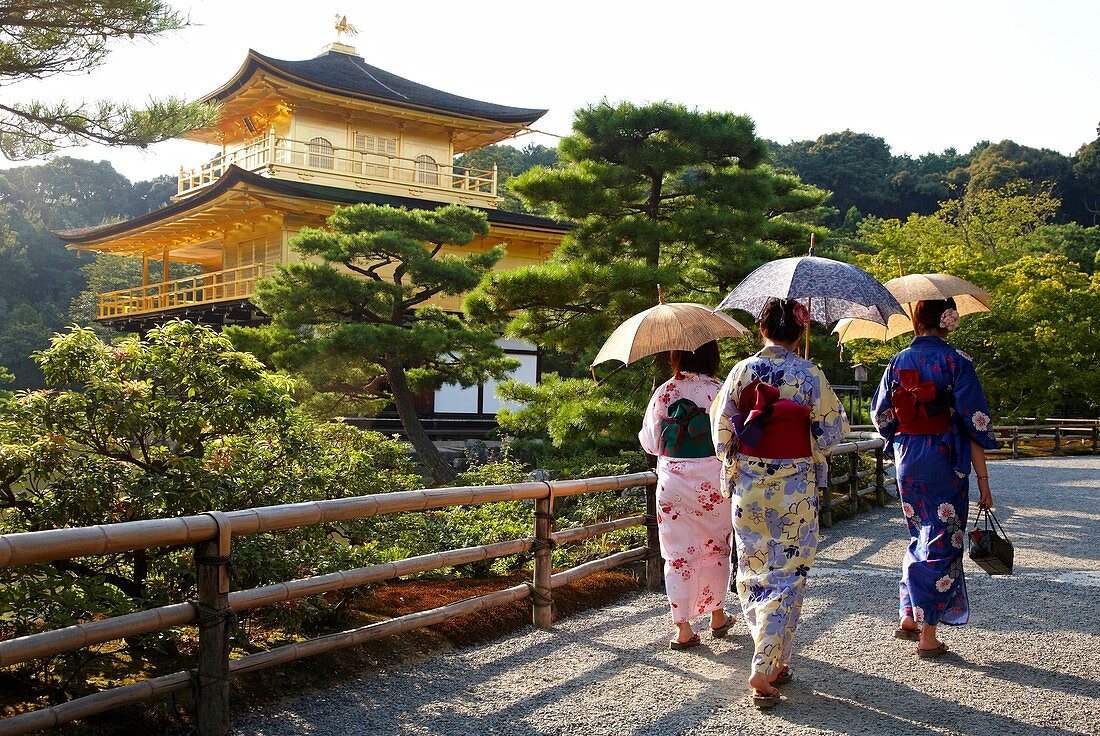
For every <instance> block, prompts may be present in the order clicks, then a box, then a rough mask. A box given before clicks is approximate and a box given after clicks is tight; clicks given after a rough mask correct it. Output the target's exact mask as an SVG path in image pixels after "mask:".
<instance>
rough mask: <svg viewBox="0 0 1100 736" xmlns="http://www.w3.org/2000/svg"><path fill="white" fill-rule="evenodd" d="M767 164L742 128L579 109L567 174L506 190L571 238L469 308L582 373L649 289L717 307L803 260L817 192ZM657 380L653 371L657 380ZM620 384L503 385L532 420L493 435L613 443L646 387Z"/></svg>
mask: <svg viewBox="0 0 1100 736" xmlns="http://www.w3.org/2000/svg"><path fill="white" fill-rule="evenodd" d="M766 152H767V149H766V146H765V143H764V141H763V140H761V139H760V138H758V137H756V135H755V133H754V131H753V123H752V121H751V120H750V119H749V118H748V117H745V116H743V115H735V114H733V113H723V112H698V111H692V110H688V109H687V108H685V107H684V106H682V105H677V104H672V103H667V102H663V103H656V104H651V105H646V106H636V105H632V104H629V103H622V104H619V105H611V104H608V103H606V102H604V103H600V104H597V105H593V106H590V107H588V108H584V109H582V110H579V111H578V112H577V115H576V119H575V121H574V124H573V134H572V135H570V136H569V137H567V138H565V139H563V140H562V141H561V144H560V146H559V149H558V155H559V160H560V161H561V162H562V165H560V166H559V167H558V168H552V169H550V168H542V167H536V168H534V169H531V170H530V171H528V172H526V173H524V174H523V175H521V176H519V177H517V178H516V179H515V180H514V182H513V184H512V188H513V189H514V190H515V191H516V192H517V193H518V194H519V195H520V197H522V198H523V200H524V201H525V202H526V203H527V204H529V205H530V206H532V207H549V208H550V211H551V212H552V214H554V215H556V216H557V217H560V218H566V219H570V220H573V221H576V222H577V223H578V225H577V227H576V229H575V230H574V231H573V232H572V233H571V234H570V235H569V236H568V237H567V239H566V241H565V243H564V244H563V245H562V246H561V247H560V248H559V249H558V250H557V251H556V252H555V254H554V256H553V257H552V258H551V259H550V260H549V261H548V262H547V263H545V264H543V265H541V266H535V267H529V268H526V269H520V270H516V271H508V272H496V273H493V274H492V276H491V277H490V278H489V279H487V280H486V281H485V282H483V283H482V285H481V287H479V289H478V290H477V291H475V292H474V293H473V294H471V295H470V296H469V297H468V298H467V301H466V306H467V309H468V310H469V312H470V314H471V315H472V316H473V317H475V318H477V319H480V320H485V321H486V322H491V321H493V320H504V321H507V322H508V328H507V329H508V333H509V334H512V335H515V336H516V337H521V338H524V339H528V340H531V341H533V342H536V343H538V344H539V345H541V346H544V347H550V348H554V349H556V350H559V351H563V352H565V353H568V354H571V355H573V356H574V357H575V359H576V360H575V362H576V364H577V365H578V367H581V368H582V369H583V367H584V366H585V365H586V363H587V359H591V358H592V357H593V355H594V353H595V351H596V349H598V347H599V345H600V343H601V342H602V341H603V340H604V339H605V338H606V337H607V335H608V334H610V332H611V331H612V330H613V329H614V328H615V327H616V326H617V325H618V324H620V323H621V322H623V321H624V320H625V319H627V318H628V317H630V316H631V315H633V314H635V313H637V312H639V311H641V310H643V309H646V308H648V307H652V306H653V305H654V304H655V303H656V300H657V286H658V284H660V285H661V286H662V287H663V290H664V294H665V298H666V301H701V302H704V303H710V304H716V303H717V302H718V300H720V299H721V298H722V297H723V296H725V294H726V293H727V292H728V291H729V290H730V289H731V288H732V287H733V285H734V284H736V283H737V281H738V280H740V278H742V277H743V276H744V275H745V274H747V273H748V272H749V271H751V270H752V269H753V268H755V267H756V266H757V265H759V264H760V263H763V262H764V261H767V260H770V259H772V258H775V257H779V256H786V255H794V254H795V251H796V250H797V251H798V254H799V255H801V254H802V253H803V252H804V251H805V246H806V243H808V242H809V231H810V230H811V229H812V226H811V225H810V224H809V223H811V222H813V221H814V218H815V217H816V216H818V215H819V214H820V211H819V207H820V205H821V203H822V201H823V200H824V197H825V193H824V192H823V191H821V190H819V189H816V188H814V187H810V186H806V185H804V184H802V183H801V182H800V181H799V179H798V178H797V177H795V176H790V175H783V174H778V173H776V172H775V171H774V170H772V169H770V168H769V167H767V166H766V165H763V163H762V162H763V161H764V158H765V155H766ZM663 365H667V364H663ZM662 370H663V368H662V363H660V362H658V364H657V366H656V368H655V373H656V376H655V377H656V378H663V377H662V376H661V373H662ZM626 374H629V375H620V376H618V377H616V379H615V380H612V381H610V382H608V383H605V384H603V385H602V386H599V387H597V386H596V385H595V383H594V382H593V381H591V380H589V379H586V378H576V377H574V378H570V379H566V380H563V381H561V382H559V381H558V380H557V379H556V377H554V376H552V375H546V374H544V379H545V380H544V382H543V383H542V384H540V386H539V387H536V388H534V389H530V388H521V387H517V386H511V387H509V388H508V389H506V390H508V391H512V392H514V393H512V394H510V396H509V398H516V399H522V400H524V401H526V402H527V403H528V409H527V410H526V411H525V412H521V414H520V416H519V417H517V416H516V415H514V414H510V413H507V412H503V413H502V415H501V418H502V422H503V423H504V424H505V425H507V428H508V429H509V430H510V431H511V430H514V429H516V428H518V427H519V426H520V425H523V424H528V425H529V426H531V427H542V428H549V431H550V432H551V434H552V436H553V438H554V439H555V441H556V442H559V443H560V442H564V441H566V436H567V435H568V434H569V432H570V428H572V430H575V431H576V432H577V433H579V434H582V435H587V436H588V437H592V436H593V435H596V436H605V437H610V438H611V439H612V440H613V439H615V438H619V439H622V438H623V436H624V435H623V431H624V430H622V428H623V427H636V426H637V420H638V413H639V409H640V403H641V402H642V401H643V400H644V399H645V398H648V393H647V391H648V389H649V388H650V386H651V385H652V381H651V380H650V379H651V378H652V377H646V376H641V377H639V376H638V375H637V372H633V373H632V372H630V371H627V372H626ZM576 375H580V372H579V371H578V372H577V373H576ZM566 417H568V418H569V419H565V418H566ZM629 434H631V435H632V432H631V433H629Z"/></svg>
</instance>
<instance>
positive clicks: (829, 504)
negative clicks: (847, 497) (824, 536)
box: [821, 457, 833, 527]
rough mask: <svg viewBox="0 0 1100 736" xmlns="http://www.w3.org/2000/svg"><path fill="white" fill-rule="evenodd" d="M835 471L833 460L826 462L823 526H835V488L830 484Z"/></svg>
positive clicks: (822, 499) (822, 510)
mask: <svg viewBox="0 0 1100 736" xmlns="http://www.w3.org/2000/svg"><path fill="white" fill-rule="evenodd" d="M832 471H833V459H832V458H831V457H830V458H826V460H825V487H824V488H823V489H822V490H821V526H824V527H830V526H832V525H833V487H832V485H831V484H830V483H829V477H830V476H831V475H832Z"/></svg>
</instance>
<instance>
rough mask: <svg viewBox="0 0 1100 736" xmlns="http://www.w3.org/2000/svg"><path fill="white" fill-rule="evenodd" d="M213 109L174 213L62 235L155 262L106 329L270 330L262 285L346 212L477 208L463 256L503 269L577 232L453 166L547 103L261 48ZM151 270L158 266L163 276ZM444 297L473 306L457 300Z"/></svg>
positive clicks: (522, 125)
mask: <svg viewBox="0 0 1100 736" xmlns="http://www.w3.org/2000/svg"><path fill="white" fill-rule="evenodd" d="M202 101H204V102H213V103H217V104H219V105H220V107H221V112H222V114H221V115H220V118H219V121H218V123H217V124H216V125H215V126H213V127H210V128H203V129H199V130H195V131H192V132H191V133H189V134H188V135H187V136H186V137H187V138H188V139H190V140H194V141H199V142H202V143H207V144H211V145H213V146H216V147H217V149H216V150H212V151H211V154H212V155H211V157H210V158H209V160H207V161H206V162H205V163H203V164H201V165H199V166H197V167H195V168H193V169H184V168H181V169H180V172H179V182H178V188H177V194H176V196H175V197H174V201H173V203H172V204H169V205H168V206H166V207H164V208H162V209H160V210H157V211H155V212H150V213H148V214H145V215H142V216H140V217H136V218H133V219H131V220H127V221H125V222H118V223H111V224H106V225H100V226H97V227H90V228H83V229H78V230H66V231H59V232H57V235H58V236H59V237H61V238H62V239H63V240H65V241H66V242H67V243H69V247H71V248H74V249H77V250H81V251H92V252H96V253H111V254H115V255H122V256H128V257H132V258H140V259H142V263H143V269H142V273H143V276H142V283H141V284H140V285H135V286H134V287H133V288H130V289H123V290H120V291H113V292H110V293H107V294H101V295H99V315H98V318H99V321H100V322H101V323H102V324H105V325H109V326H112V327H115V328H117V329H119V330H124V331H143V330H147V329H149V328H150V327H152V326H154V325H156V324H159V323H161V322H163V321H165V320H168V319H171V318H184V319H190V320H192V321H195V322H200V323H204V324H210V325H224V324H242V325H253V324H261V323H263V322H265V321H267V319H268V318H267V316H266V315H264V314H263V313H262V312H260V311H259V309H258V308H257V307H256V306H255V305H254V304H253V303H252V301H251V297H252V296H253V295H254V293H255V287H256V282H257V281H258V280H260V279H262V278H264V277H265V276H268V275H270V274H271V273H272V272H273V271H274V268H275V266H276V265H277V264H280V263H288V262H292V261H295V260H297V259H299V258H300V256H299V255H298V254H297V253H296V252H295V250H294V248H293V247H292V246H291V245H290V241H291V239H292V238H294V236H295V235H296V234H297V233H298V231H299V230H300V229H301V228H302V227H306V226H310V227H321V226H323V225H324V222H325V219H326V218H327V217H328V216H329V215H330V214H332V212H333V209H334V207H335V206H337V205H347V204H355V203H360V202H369V203H373V204H382V205H394V206H401V207H409V208H421V209H432V208H436V207H440V206H443V205H445V204H452V203H457V204H464V205H468V206H471V207H475V208H477V209H480V210H482V211H484V212H485V213H486V214H487V215H488V219H489V225H490V233H489V235H488V237H486V238H483V239H481V238H479V239H478V240H476V241H475V242H474V243H472V244H470V245H467V246H465V247H464V248H463V252H464V253H469V252H470V250H471V249H472V248H474V249H489V248H492V247H494V246H496V245H498V244H501V243H503V244H505V245H506V248H507V255H506V256H505V257H504V258H503V259H502V260H501V261H500V263H499V264H498V266H497V268H499V269H510V268H517V267H521V266H525V265H530V264H539V263H542V262H543V261H544V260H545V259H546V258H548V257H549V256H550V254H551V253H552V252H553V250H554V248H556V247H557V246H558V245H559V244H560V243H561V240H562V237H563V236H564V234H565V233H566V232H567V230H568V226H567V225H565V224H563V223H560V222H557V221H554V220H551V219H547V218H544V217H536V216H533V215H527V214H520V213H515V212H507V211H504V210H500V209H497V202H498V198H497V171H496V170H495V168H494V169H493V170H487V171H481V170H477V169H470V168H463V167H459V166H455V165H454V164H453V161H454V157H455V156H456V155H458V154H461V153H464V152H466V151H471V150H475V149H477V148H480V147H483V146H487V145H490V144H493V143H498V142H500V141H504V140H506V139H509V138H511V137H513V136H515V135H517V134H519V133H521V132H524V131H526V130H527V129H528V127H529V126H530V125H531V124H532V123H534V122H535V121H536V120H538V119H539V118H540V117H541V116H542V115H543V114H544V113H545V112H546V111H545V110H538V109H528V108H519V107H507V106H504V105H498V104H493V103H489V102H480V101H478V100H473V99H469V98H466V97H460V96H458V95H454V94H450V93H448V92H443V91H440V90H437V89H433V88H431V87H427V86H425V85H422V84H418V83H417V82H413V81H410V80H408V79H404V78H402V77H399V76H397V75H395V74H392V73H390V72H388V71H385V70H384V69H379V68H378V67H375V66H372V65H370V64H368V63H366V61H365V60H364V59H363V58H362V57H361V56H358V55H356V52H355V49H354V48H352V47H351V46H348V45H347V44H345V43H342V42H337V43H333V44H329V45H328V46H326V47H325V49H324V51H323V53H321V55H319V56H317V57H315V58H312V59H307V60H303V61H284V60H281V59H274V58H271V57H269V56H265V55H263V54H260V53H258V52H256V51H249V52H248V56H247V57H246V58H245V61H244V63H243V64H242V65H241V67H240V69H239V70H238V71H237V73H236V74H234V75H233V77H232V78H231V79H230V80H229V81H227V82H226V83H225V84H224V85H222V87H220V88H219V89H217V90H216V91H214V92H211V93H210V94H208V95H206V96H205V97H203V98H202ZM444 251H446V249H444ZM151 262H159V264H158V267H157V268H155V269H153V270H154V272H153V273H150V270H151V269H150V263H151ZM178 263H185V264H191V270H192V272H193V275H190V276H187V277H184V278H171V272H170V268H171V266H172V264H178ZM434 304H436V305H437V306H441V307H443V308H445V309H454V310H455V311H458V310H459V308H460V307H459V304H460V300H459V299H458V298H456V297H450V298H441V299H439V300H437V301H435V302H434ZM502 344H503V345H504V346H505V347H506V349H507V350H508V352H510V353H513V354H514V357H516V358H517V359H518V360H520V362H521V367H520V369H519V370H518V371H517V373H516V377H517V378H520V379H521V380H528V381H531V382H533V381H535V380H536V379H537V373H538V367H537V350H536V349H535V347H534V346H532V345H527V344H523V343H518V342H517V341H512V340H502ZM492 388H493V387H492V386H485V387H480V388H479V387H473V388H471V389H460V388H458V387H445V388H444V389H442V390H441V391H439V392H437V394H436V395H435V396H434V397H426V400H425V402H424V403H425V406H424V413H425V415H426V416H429V417H430V416H432V415H436V414H442V415H446V414H456V415H467V416H469V415H488V414H493V413H495V411H496V409H497V408H498V405H497V401H496V398H495V395H494V394H493V391H492ZM429 399H430V400H429Z"/></svg>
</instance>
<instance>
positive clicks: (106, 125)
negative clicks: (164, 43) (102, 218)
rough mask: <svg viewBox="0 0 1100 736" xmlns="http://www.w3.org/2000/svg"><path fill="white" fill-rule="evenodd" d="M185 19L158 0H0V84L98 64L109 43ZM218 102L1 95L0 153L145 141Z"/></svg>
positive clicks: (188, 126) (33, 153) (33, 154)
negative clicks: (143, 102) (135, 103)
mask: <svg viewBox="0 0 1100 736" xmlns="http://www.w3.org/2000/svg"><path fill="white" fill-rule="evenodd" d="M186 25H187V19H186V18H185V17H184V16H182V15H180V14H179V13H178V12H177V11H175V10H173V9H172V7H171V6H170V5H169V4H168V3H167V2H164V0H91V1H82V2H75V1H74V0H0V86H5V85H11V84H14V83H16V82H20V81H24V80H28V79H38V80H42V79H48V78H50V77H53V76H56V75H59V74H78V73H86V72H90V71H92V70H94V69H95V68H96V67H98V66H100V65H101V64H102V63H103V62H104V61H105V60H106V58H107V55H108V54H109V53H110V47H111V45H112V44H113V43H116V42H118V41H120V40H123V39H125V40H132V39H149V38H152V37H154V36H156V35H158V34H162V33H166V32H168V31H174V30H179V29H181V28H183V27H185V26H186ZM216 115H217V110H216V109H215V108H213V107H210V106H205V105H196V104H193V103H189V102H186V101H185V100H182V99H179V98H174V97H165V98H162V99H150V100H149V102H148V103H147V104H146V105H145V106H144V107H140V108H139V107H135V106H133V105H130V104H128V103H124V102H118V101H112V100H99V101H95V102H84V101H81V102H75V103H74V102H42V101H38V100H29V101H24V102H15V101H11V100H10V99H5V100H3V101H0V153H3V155H4V156H6V157H7V158H9V159H13V160H21V159H29V158H39V157H42V156H45V155H47V154H50V153H53V152H54V151H56V150H57V149H59V148H65V147H69V146H77V145H83V144H85V143H100V144H103V145H107V146H138V147H142V148H143V147H145V146H147V145H149V144H150V143H156V142H158V141H163V140H167V139H169V138H175V137H178V136H180V135H182V134H183V133H185V132H187V131H189V130H192V129H194V128H197V127H202V126H204V125H208V124H210V123H212V122H213V121H214V119H215V117H216Z"/></svg>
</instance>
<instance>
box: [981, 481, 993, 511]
mask: <svg viewBox="0 0 1100 736" xmlns="http://www.w3.org/2000/svg"><path fill="white" fill-rule="evenodd" d="M978 492H979V493H980V494H981V498H980V499H979V500H978V506H980V507H981V508H985V509H991V508H993V493H992V492H990V490H989V476H987V475H979V476H978Z"/></svg>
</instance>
